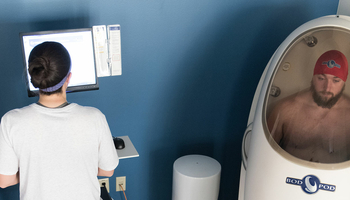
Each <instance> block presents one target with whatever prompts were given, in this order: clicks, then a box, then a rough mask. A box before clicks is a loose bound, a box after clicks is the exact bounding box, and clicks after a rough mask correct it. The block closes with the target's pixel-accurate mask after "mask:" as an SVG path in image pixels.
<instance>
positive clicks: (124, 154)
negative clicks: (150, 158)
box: [117, 135, 139, 159]
mask: <svg viewBox="0 0 350 200" xmlns="http://www.w3.org/2000/svg"><path fill="white" fill-rule="evenodd" d="M118 138H121V139H123V140H124V143H125V148H124V149H121V150H119V149H117V153H118V157H119V159H125V158H134V157H139V153H137V151H136V149H135V147H134V145H133V144H132V142H131V140H130V138H129V136H127V135H126V136H118Z"/></svg>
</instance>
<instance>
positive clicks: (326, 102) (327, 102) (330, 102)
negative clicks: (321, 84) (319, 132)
mask: <svg viewBox="0 0 350 200" xmlns="http://www.w3.org/2000/svg"><path fill="white" fill-rule="evenodd" d="M344 88H345V85H344V86H343V88H342V90H341V91H340V92H339V93H338V94H337V95H335V96H334V94H333V93H331V92H325V91H321V92H317V91H316V89H315V86H314V84H313V83H311V87H310V90H311V92H312V97H313V99H314V102H315V103H316V104H317V105H318V106H320V107H322V108H328V109H330V108H332V107H333V106H334V105H335V104H336V103H337V102H338V100H339V99H340V97H341V96H342V95H343V91H344ZM320 94H330V95H332V96H331V97H330V98H328V99H327V98H326V97H323V96H321V95H320Z"/></svg>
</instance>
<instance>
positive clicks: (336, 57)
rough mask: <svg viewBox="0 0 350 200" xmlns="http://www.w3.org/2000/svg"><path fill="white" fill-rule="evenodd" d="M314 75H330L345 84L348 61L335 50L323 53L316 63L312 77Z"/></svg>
mask: <svg viewBox="0 0 350 200" xmlns="http://www.w3.org/2000/svg"><path fill="white" fill-rule="evenodd" d="M316 74H331V75H334V76H337V77H339V78H341V79H342V80H343V81H344V82H345V81H346V79H347V78H348V61H347V60H346V57H345V55H344V54H342V53H341V52H340V51H337V50H330V51H327V52H325V53H323V54H322V55H321V56H320V57H319V58H318V60H317V62H316V65H315V69H314V75H316Z"/></svg>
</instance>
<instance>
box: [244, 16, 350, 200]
mask: <svg viewBox="0 0 350 200" xmlns="http://www.w3.org/2000/svg"><path fill="white" fill-rule="evenodd" d="M348 61H350V17H348V16H342V15H340V16H336V15H334V16H325V17H321V18H318V19H315V20H312V21H309V22H307V23H305V24H303V25H302V26H300V27H299V28H297V29H296V30H295V31H293V32H292V33H291V34H290V35H289V36H288V37H287V38H286V39H285V41H284V42H283V43H282V44H281V45H280V46H279V47H278V49H277V50H276V52H275V53H274V55H273V56H272V58H271V59H270V61H269V63H268V64H267V66H266V68H265V71H264V73H263V75H262V77H261V79H260V82H259V85H258V87H257V89H256V93H255V96H254V99H253V103H252V107H251V111H250V115H249V119H248V127H247V130H246V133H245V135H244V138H243V145H242V157H243V162H242V169H241V182H240V191H239V200H243V199H244V200H265V199H266V200H267V199H268V200H270V199H284V200H292V199H293V200H295V199H317V200H322V199H324V200H326V199H327V200H329V199H337V200H342V199H349V198H350V181H349V180H348V176H349V177H350V98H349V96H350V83H347V82H350V80H347V79H348V78H347V77H348V66H347V65H348V64H347V62H348ZM321 68H322V70H321ZM323 68H324V69H325V70H323ZM340 69H341V70H343V69H344V70H343V71H339V70H340ZM327 70H328V71H327ZM334 70H335V71H336V70H338V71H337V72H335V71H334ZM343 85H345V86H344V87H343ZM330 99H332V101H330ZM332 102H333V103H332Z"/></svg>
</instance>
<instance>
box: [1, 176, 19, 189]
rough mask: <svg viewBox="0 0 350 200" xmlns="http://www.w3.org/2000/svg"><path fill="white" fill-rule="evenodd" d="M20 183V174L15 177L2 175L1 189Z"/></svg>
mask: <svg viewBox="0 0 350 200" xmlns="http://www.w3.org/2000/svg"><path fill="white" fill-rule="evenodd" d="M17 183H19V174H18V172H17V174H14V175H3V174H0V187H1V188H6V187H9V186H12V185H16V184H17Z"/></svg>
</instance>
